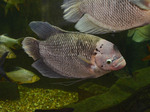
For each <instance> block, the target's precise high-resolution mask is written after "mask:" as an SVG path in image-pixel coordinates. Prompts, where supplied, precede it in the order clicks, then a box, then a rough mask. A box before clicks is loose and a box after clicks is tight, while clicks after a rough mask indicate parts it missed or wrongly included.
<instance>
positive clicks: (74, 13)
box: [61, 0, 83, 22]
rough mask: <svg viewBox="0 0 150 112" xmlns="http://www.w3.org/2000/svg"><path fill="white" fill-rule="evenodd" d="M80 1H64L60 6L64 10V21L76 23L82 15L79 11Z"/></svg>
mask: <svg viewBox="0 0 150 112" xmlns="http://www.w3.org/2000/svg"><path fill="white" fill-rule="evenodd" d="M81 3H82V0H64V3H63V5H62V6H61V8H62V9H64V19H66V20H67V21H70V22H77V21H78V20H79V19H80V18H81V17H82V15H83V12H81V11H80V4H81Z"/></svg>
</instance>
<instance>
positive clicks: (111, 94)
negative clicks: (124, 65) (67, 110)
mask: <svg viewBox="0 0 150 112" xmlns="http://www.w3.org/2000/svg"><path fill="white" fill-rule="evenodd" d="M149 71H150V67H148V68H144V69H140V70H137V71H136V72H135V76H134V78H121V79H119V80H118V81H116V83H115V84H114V85H113V86H112V87H111V88H110V90H109V91H108V92H106V93H104V94H100V95H97V96H93V97H90V98H87V99H85V100H83V101H81V102H79V103H77V104H72V105H69V106H67V107H72V108H74V109H75V111H74V112H96V111H99V110H103V109H106V108H110V107H112V106H115V105H117V104H119V103H121V102H123V101H124V100H126V99H127V98H129V97H130V96H131V95H132V94H133V93H135V92H136V91H138V89H140V88H142V87H145V86H147V85H149V84H150V75H149Z"/></svg>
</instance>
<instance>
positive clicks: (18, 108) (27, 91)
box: [0, 85, 78, 112]
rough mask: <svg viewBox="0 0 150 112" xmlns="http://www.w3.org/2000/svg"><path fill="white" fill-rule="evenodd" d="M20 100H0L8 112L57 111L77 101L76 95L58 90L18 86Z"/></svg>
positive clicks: (0, 105)
mask: <svg viewBox="0 0 150 112" xmlns="http://www.w3.org/2000/svg"><path fill="white" fill-rule="evenodd" d="M18 90H19V94H20V99H18V100H13V101H12V100H5V101H2V100H0V107H1V108H2V109H4V110H5V109H6V110H7V111H8V112H33V111H35V110H36V109H57V108H60V107H63V106H66V105H68V104H70V103H73V102H77V101H78V93H76V92H66V91H63V90H58V89H54V90H52V89H43V88H27V87H24V86H22V85H18Z"/></svg>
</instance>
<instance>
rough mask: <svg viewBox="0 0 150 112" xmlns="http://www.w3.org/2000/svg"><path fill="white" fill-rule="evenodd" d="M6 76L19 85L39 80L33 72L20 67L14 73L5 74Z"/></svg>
mask: <svg viewBox="0 0 150 112" xmlns="http://www.w3.org/2000/svg"><path fill="white" fill-rule="evenodd" d="M6 75H7V77H8V78H9V79H11V80H12V81H14V82H18V83H19V84H25V83H34V82H36V81H38V80H39V79H40V78H39V77H38V76H37V75H35V74H34V73H33V72H31V71H29V70H26V69H24V68H21V67H19V68H18V69H16V70H14V71H11V72H7V73H6Z"/></svg>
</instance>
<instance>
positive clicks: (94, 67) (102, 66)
mask: <svg viewBox="0 0 150 112" xmlns="http://www.w3.org/2000/svg"><path fill="white" fill-rule="evenodd" d="M29 25H30V27H31V29H32V30H33V31H34V32H35V33H36V34H37V35H38V36H39V37H40V38H41V39H42V40H37V39H35V38H33V37H26V38H25V39H24V40H23V42H22V44H23V48H24V50H25V52H26V53H27V54H28V55H29V56H30V57H32V58H33V59H34V61H35V62H34V63H33V64H32V66H33V67H34V68H35V69H37V70H38V71H39V72H40V73H41V74H42V75H43V76H45V77H49V78H97V77H100V76H102V75H104V74H106V73H109V72H110V71H112V70H118V69H121V68H123V67H124V66H125V65H126V62H125V60H124V58H123V57H122V55H121V53H120V52H119V51H118V49H116V47H115V46H114V44H112V43H111V42H109V41H107V40H105V39H102V38H99V37H97V36H94V35H89V34H84V33H80V32H69V31H64V30H62V29H60V28H58V27H56V26H53V25H50V24H49V23H47V22H40V21H37V22H35V21H33V22H31V23H30V24H29ZM33 50H34V52H33ZM99 50H100V51H101V52H102V53H103V54H102V53H100V52H99ZM114 57H116V58H115V59H114ZM111 60H113V61H111ZM107 61H110V62H109V63H108V62H107ZM111 62H112V63H111Z"/></svg>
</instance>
